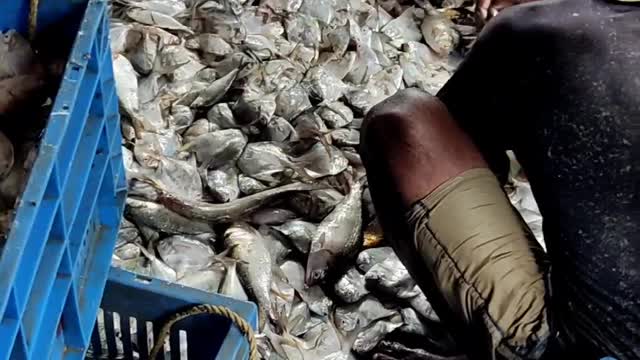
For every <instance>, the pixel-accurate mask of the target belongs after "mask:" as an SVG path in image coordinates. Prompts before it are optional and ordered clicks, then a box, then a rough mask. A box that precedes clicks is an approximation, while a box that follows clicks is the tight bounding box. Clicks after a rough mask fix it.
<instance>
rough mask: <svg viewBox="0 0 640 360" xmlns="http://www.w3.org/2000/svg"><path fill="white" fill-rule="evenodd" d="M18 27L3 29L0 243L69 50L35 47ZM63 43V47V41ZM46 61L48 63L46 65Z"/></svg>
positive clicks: (0, 47) (0, 54) (0, 36)
mask: <svg viewBox="0 0 640 360" xmlns="http://www.w3.org/2000/svg"><path fill="white" fill-rule="evenodd" d="M35 45H36V44H31V43H30V42H29V41H28V40H27V39H25V38H24V37H23V36H22V35H21V34H20V33H18V32H17V31H16V30H13V29H9V30H6V31H4V32H0V120H1V121H0V244H2V246H4V242H5V241H6V237H7V236H8V234H9V232H10V230H11V224H12V222H13V218H14V216H15V208H16V204H17V203H18V201H19V198H20V196H21V194H22V192H23V191H24V188H25V187H26V185H27V180H28V178H29V174H30V172H31V168H32V167H33V164H34V162H35V159H36V155H37V153H38V146H39V143H40V140H41V137H42V134H43V129H44V128H45V125H46V120H47V118H48V116H49V113H50V111H51V105H52V98H53V96H55V93H56V90H57V86H56V85H57V84H58V83H59V80H60V76H61V75H62V71H61V70H62V68H63V67H60V66H58V65H59V64H60V63H64V61H65V60H64V58H63V57H62V56H65V57H66V54H64V55H62V54H61V52H64V50H61V49H58V50H57V51H58V52H59V53H58V54H56V57H55V58H54V57H51V55H52V54H51V52H50V51H48V50H49V49H45V48H41V47H36V46H35ZM59 45H60V48H64V46H62V44H59ZM44 64H47V65H46V66H45V65H44Z"/></svg>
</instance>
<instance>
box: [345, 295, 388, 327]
mask: <svg viewBox="0 0 640 360" xmlns="http://www.w3.org/2000/svg"><path fill="white" fill-rule="evenodd" d="M396 314H398V311H397V310H394V309H388V308H386V307H385V306H384V305H382V303H381V302H380V300H378V299H377V298H376V297H374V296H373V295H367V296H366V297H365V298H363V299H362V300H360V301H358V302H357V303H355V304H348V305H343V306H338V307H336V308H335V310H334V322H335V325H336V327H337V328H338V329H339V330H340V331H342V332H345V333H347V332H353V331H357V330H358V329H359V328H366V327H368V326H369V325H370V324H371V323H373V322H375V321H377V320H380V319H385V318H389V317H392V316H394V315H396Z"/></svg>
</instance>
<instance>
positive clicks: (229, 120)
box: [207, 103, 240, 129]
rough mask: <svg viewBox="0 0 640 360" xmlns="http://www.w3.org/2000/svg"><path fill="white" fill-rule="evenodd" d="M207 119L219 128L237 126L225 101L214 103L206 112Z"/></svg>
mask: <svg viewBox="0 0 640 360" xmlns="http://www.w3.org/2000/svg"><path fill="white" fill-rule="evenodd" d="M207 120H209V121H210V122H211V123H212V124H215V125H217V126H218V127H220V128H221V129H232V128H239V127H240V125H239V124H238V123H237V122H236V120H235V119H234V117H233V112H231V108H230V107H229V104H227V103H221V104H216V105H214V106H213V107H211V109H210V110H209V111H208V112H207Z"/></svg>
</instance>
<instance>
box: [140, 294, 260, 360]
mask: <svg viewBox="0 0 640 360" xmlns="http://www.w3.org/2000/svg"><path fill="white" fill-rule="evenodd" d="M198 314H213V315H220V316H224V317H226V318H228V319H230V320H231V322H233V323H234V324H235V325H236V326H237V327H238V329H240V331H241V332H242V333H243V334H244V336H245V338H246V339H247V341H248V342H249V360H259V356H258V345H257V343H256V338H255V334H254V332H253V329H252V328H251V325H249V323H247V321H246V320H245V319H243V318H242V317H241V316H240V315H238V314H237V313H235V312H234V311H232V310H230V309H229V308H226V307H224V306H216V305H198V306H194V307H192V308H191V309H189V310H186V311H183V312H180V313H177V314H175V315H173V316H172V317H171V318H170V319H169V321H167V322H166V323H165V324H164V326H162V330H160V334H159V337H158V339H157V341H156V343H155V345H154V346H153V349H151V354H150V355H149V359H152V360H155V359H156V357H157V356H158V354H159V353H160V349H162V348H163V347H164V342H165V340H166V339H167V337H168V336H169V332H170V331H171V327H172V326H173V324H175V323H176V322H178V321H180V320H182V319H184V318H187V317H189V316H193V315H198ZM171 351H175V349H171Z"/></svg>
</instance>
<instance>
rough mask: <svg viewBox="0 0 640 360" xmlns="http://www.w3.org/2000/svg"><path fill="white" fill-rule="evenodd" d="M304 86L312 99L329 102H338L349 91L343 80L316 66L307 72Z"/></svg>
mask: <svg viewBox="0 0 640 360" xmlns="http://www.w3.org/2000/svg"><path fill="white" fill-rule="evenodd" d="M303 86H304V87H305V88H306V89H308V91H309V94H310V95H311V96H312V97H315V98H317V99H320V100H322V101H327V102H330V101H336V100H338V99H339V98H340V97H341V96H342V95H343V94H344V93H345V92H346V91H347V90H348V87H347V85H346V84H345V83H343V82H342V80H340V79H339V78H338V77H336V76H335V75H334V74H333V73H331V72H329V71H327V70H326V69H325V68H324V67H322V66H315V67H313V68H311V69H310V70H309V71H307V74H306V75H305V77H304V80H303Z"/></svg>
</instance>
